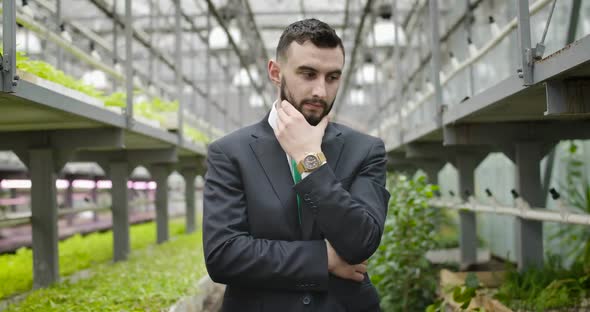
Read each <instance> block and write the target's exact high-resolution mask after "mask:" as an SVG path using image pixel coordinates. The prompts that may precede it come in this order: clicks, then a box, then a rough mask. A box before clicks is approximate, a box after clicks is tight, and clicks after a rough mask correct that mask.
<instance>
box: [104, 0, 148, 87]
mask: <svg viewBox="0 0 590 312" xmlns="http://www.w3.org/2000/svg"><path fill="white" fill-rule="evenodd" d="M112 14H113V16H116V14H117V0H113V12H112ZM150 25H151V24H150ZM118 41H119V31H118V25H117V19H116V18H113V67H115V64H120V62H119V42H118ZM119 66H121V65H119ZM118 86H119V81H117V80H115V79H113V80H112V84H111V92H113V93H114V92H117V87H118Z"/></svg>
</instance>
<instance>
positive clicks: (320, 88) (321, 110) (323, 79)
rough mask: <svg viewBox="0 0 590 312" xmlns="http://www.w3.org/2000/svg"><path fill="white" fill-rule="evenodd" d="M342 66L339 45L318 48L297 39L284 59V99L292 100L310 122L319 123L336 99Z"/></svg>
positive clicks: (282, 95)
mask: <svg viewBox="0 0 590 312" xmlns="http://www.w3.org/2000/svg"><path fill="white" fill-rule="evenodd" d="M343 66H344V55H343V53H342V49H341V48H340V47H336V48H318V47H316V46H315V45H314V44H313V43H312V42H311V41H306V42H305V43H303V44H299V43H297V42H296V41H294V42H293V43H291V45H289V48H288V50H287V57H286V60H282V62H281V74H282V75H281V85H280V92H281V100H287V101H289V102H290V103H291V104H292V105H293V106H294V107H295V108H296V109H297V110H299V111H300V112H301V114H303V116H305V119H306V120H307V122H308V123H309V124H310V125H313V126H315V125H317V124H318V123H319V122H320V121H321V120H322V118H323V117H324V116H326V115H328V113H329V112H330V110H331V109H332V105H333V104H334V101H335V100H336V94H337V93H338V87H339V86H340V77H341V75H342V67H343Z"/></svg>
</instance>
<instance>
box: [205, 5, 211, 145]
mask: <svg viewBox="0 0 590 312" xmlns="http://www.w3.org/2000/svg"><path fill="white" fill-rule="evenodd" d="M206 51H207V55H206V59H205V61H206V67H205V77H207V81H205V90H206V96H207V98H206V100H205V103H204V105H205V120H206V121H207V137H209V139H210V140H213V131H212V130H213V129H211V125H212V124H213V122H212V121H211V100H212V97H211V53H212V51H211V7H210V6H207V49H206Z"/></svg>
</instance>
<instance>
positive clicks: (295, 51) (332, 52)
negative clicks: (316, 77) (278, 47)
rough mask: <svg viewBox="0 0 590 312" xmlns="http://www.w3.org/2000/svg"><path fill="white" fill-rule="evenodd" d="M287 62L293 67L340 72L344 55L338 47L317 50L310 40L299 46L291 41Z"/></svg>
mask: <svg viewBox="0 0 590 312" xmlns="http://www.w3.org/2000/svg"><path fill="white" fill-rule="evenodd" d="M286 56H287V62H289V63H290V65H292V66H294V67H299V66H308V67H314V68H316V67H317V68H316V69H317V70H329V71H333V70H341V69H342V67H343V66H344V53H343V51H342V48H340V46H337V47H334V48H319V47H318V46H316V45H314V44H313V43H312V42H311V41H310V40H307V41H305V42H304V43H303V44H299V43H298V42H297V41H293V42H292V43H291V44H290V45H289V47H288V49H287V53H286Z"/></svg>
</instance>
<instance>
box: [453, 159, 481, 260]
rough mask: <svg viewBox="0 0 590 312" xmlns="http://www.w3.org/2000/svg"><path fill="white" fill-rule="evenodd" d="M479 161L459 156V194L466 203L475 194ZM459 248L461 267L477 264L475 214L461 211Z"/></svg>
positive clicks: (457, 162) (457, 160)
mask: <svg viewBox="0 0 590 312" xmlns="http://www.w3.org/2000/svg"><path fill="white" fill-rule="evenodd" d="M478 164H479V159H478V158H477V157H475V156H473V155H469V154H459V155H457V159H456V165H457V170H458V171H459V192H460V193H461V197H462V199H463V200H464V201H466V200H468V198H469V196H471V194H473V193H474V189H475V183H474V178H475V168H477V165H478ZM459 224H460V225H459V226H460V233H459V248H460V253H461V257H460V258H461V266H462V267H464V268H465V267H467V266H469V265H471V264H475V263H476V262H477V222H476V219H475V212H473V211H459Z"/></svg>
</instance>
